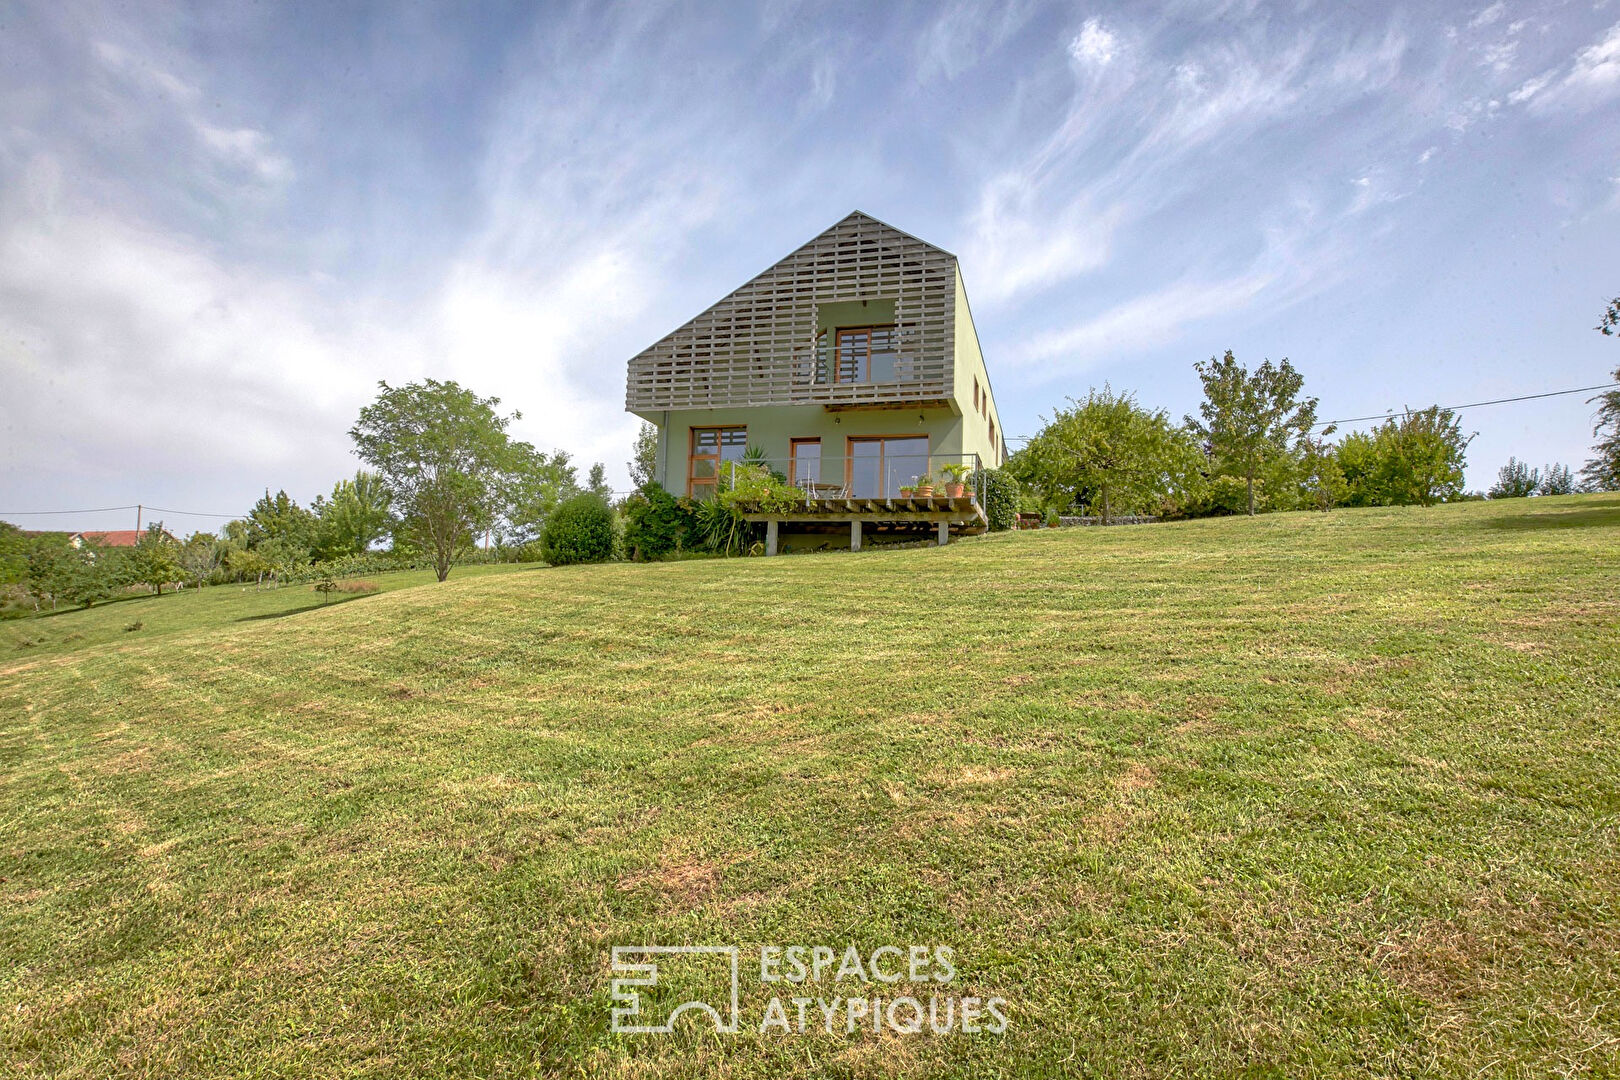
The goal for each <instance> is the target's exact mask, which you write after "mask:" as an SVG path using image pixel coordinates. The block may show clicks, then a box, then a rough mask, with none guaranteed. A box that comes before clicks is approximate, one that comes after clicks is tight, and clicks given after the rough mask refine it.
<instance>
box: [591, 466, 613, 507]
mask: <svg viewBox="0 0 1620 1080" xmlns="http://www.w3.org/2000/svg"><path fill="white" fill-rule="evenodd" d="M585 490H586V491H587V492H588V493H590V494H592V495H595V496H596V497H597V498H598V499H601V500H602V501H603V502H606V503H610V502H612V501H613V485H612V484H610V483H608V481H607V466H606V465H603V464H602V463H601V462H600V461H598V462H597V463H596V464H594V465H592V466H591V472H590V475H589V476H588V477H587V478H586V480H585Z"/></svg>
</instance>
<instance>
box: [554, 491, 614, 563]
mask: <svg viewBox="0 0 1620 1080" xmlns="http://www.w3.org/2000/svg"><path fill="white" fill-rule="evenodd" d="M615 525H616V523H615V521H614V517H613V508H612V507H610V506H608V504H607V503H606V501H604V500H603V499H602V498H601V497H599V496H597V495H592V494H591V493H589V492H586V493H585V494H583V495H575V496H574V497H573V498H571V499H569V500H568V501H567V502H565V503H563V504H562V505H561V506H559V507H557V509H556V510H555V511H554V512H553V513H552V515H551V517H550V518H548V519H547V521H546V531H545V534H544V535H543V536H542V538H541V541H540V550H541V555H542V556H543V557H544V558H545V560H546V562H548V563H550V564H551V565H552V566H569V565H572V564H574V563H589V562H606V561H607V560H608V559H611V558H613V548H614V540H615Z"/></svg>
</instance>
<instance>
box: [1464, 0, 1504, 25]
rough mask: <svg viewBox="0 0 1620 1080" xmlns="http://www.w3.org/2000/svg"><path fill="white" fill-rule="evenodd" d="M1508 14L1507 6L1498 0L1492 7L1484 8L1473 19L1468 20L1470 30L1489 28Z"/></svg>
mask: <svg viewBox="0 0 1620 1080" xmlns="http://www.w3.org/2000/svg"><path fill="white" fill-rule="evenodd" d="M1506 12H1507V5H1506V4H1504V3H1502V2H1501V0H1498V2H1497V3H1494V4H1492V5H1491V6H1490V7H1487V8H1482V9H1481V10H1480V12H1479V13H1478V14H1477V15H1475V16H1474V17H1473V18H1472V19H1469V20H1468V28H1469V29H1470V30H1478V29H1479V28H1480V27H1482V26H1489V25H1491V24H1492V23H1494V22H1496V21H1497V20H1498V19H1500V18H1501V17H1502V16H1503V15H1504V14H1505V13H1506Z"/></svg>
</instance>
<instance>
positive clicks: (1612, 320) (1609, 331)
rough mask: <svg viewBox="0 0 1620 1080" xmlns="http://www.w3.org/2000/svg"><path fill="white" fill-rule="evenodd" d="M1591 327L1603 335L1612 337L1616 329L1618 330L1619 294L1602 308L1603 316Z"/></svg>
mask: <svg viewBox="0 0 1620 1080" xmlns="http://www.w3.org/2000/svg"><path fill="white" fill-rule="evenodd" d="M1593 329H1594V330H1596V331H1597V332H1598V333H1600V334H1603V335H1604V336H1605V337H1612V336H1614V334H1615V332H1616V331H1620V296H1617V297H1615V298H1614V299H1613V300H1610V301H1609V306H1608V307H1607V308H1605V309H1604V312H1603V318H1601V319H1599V320H1598V324H1597V326H1595V327H1593Z"/></svg>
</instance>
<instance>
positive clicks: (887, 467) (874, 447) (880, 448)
mask: <svg viewBox="0 0 1620 1080" xmlns="http://www.w3.org/2000/svg"><path fill="white" fill-rule="evenodd" d="M927 471H928V437H927V436H924V435H896V436H880V437H874V438H854V437H852V438H851V439H850V440H849V489H850V490H849V493H850V495H852V496H853V497H854V498H857V499H892V498H895V497H897V496H898V495H899V494H900V488H901V486H902V485H905V486H908V487H909V486H910V485H911V483H912V481H914V480H915V479H916V478H917V477H918V476H920V475H921V474H923V473H925V472H927Z"/></svg>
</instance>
